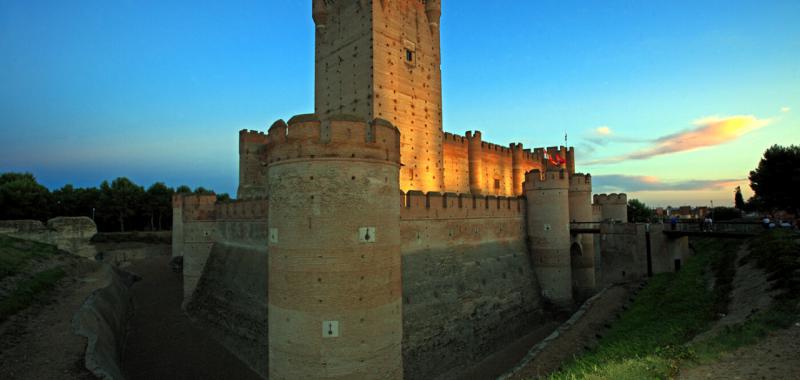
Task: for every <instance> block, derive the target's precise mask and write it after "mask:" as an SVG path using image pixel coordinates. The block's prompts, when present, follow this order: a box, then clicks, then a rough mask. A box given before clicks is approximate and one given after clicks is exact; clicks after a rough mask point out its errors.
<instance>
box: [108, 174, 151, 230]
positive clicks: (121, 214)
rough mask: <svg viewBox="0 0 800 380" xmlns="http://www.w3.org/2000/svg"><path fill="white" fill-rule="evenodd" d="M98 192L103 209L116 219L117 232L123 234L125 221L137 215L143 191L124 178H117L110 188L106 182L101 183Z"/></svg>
mask: <svg viewBox="0 0 800 380" xmlns="http://www.w3.org/2000/svg"><path fill="white" fill-rule="evenodd" d="M100 192H101V197H100V199H101V204H102V205H103V208H104V209H105V210H106V211H108V212H111V213H112V214H113V215H114V216H115V217H116V219H117V221H118V222H119V230H120V231H121V232H125V220H126V219H128V218H129V217H131V216H134V215H136V214H137V211H138V210H139V209H140V207H141V201H142V198H143V195H144V189H143V188H142V187H141V186H139V185H136V184H135V183H133V182H132V181H131V180H129V179H127V178H125V177H119V178H117V179H115V180H114V181H113V182H111V185H110V186H109V184H108V181H103V183H102V184H101V185H100Z"/></svg>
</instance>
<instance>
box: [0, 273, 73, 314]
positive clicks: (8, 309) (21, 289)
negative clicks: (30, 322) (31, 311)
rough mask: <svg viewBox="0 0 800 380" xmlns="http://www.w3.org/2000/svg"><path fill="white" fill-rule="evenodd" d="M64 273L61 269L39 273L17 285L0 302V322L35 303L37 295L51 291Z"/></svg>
mask: <svg viewBox="0 0 800 380" xmlns="http://www.w3.org/2000/svg"><path fill="white" fill-rule="evenodd" d="M65 274H66V273H65V272H64V270H63V269H61V268H53V269H48V270H44V271H41V272H39V273H36V274H35V275H33V276H31V277H29V278H26V279H24V280H22V281H20V282H19V283H17V288H16V289H15V290H14V291H13V292H12V293H11V294H10V295H8V297H5V298H3V299H2V300H0V322H3V321H5V320H6V319H7V318H8V317H9V316H11V315H14V314H16V313H18V312H19V311H21V310H24V309H25V308H27V307H28V306H30V305H32V304H33V303H34V302H36V301H37V299H38V298H39V295H40V294H42V293H43V292H47V291H49V290H51V289H53V288H54V287H55V285H56V283H58V281H59V280H61V278H63V277H64V275H65Z"/></svg>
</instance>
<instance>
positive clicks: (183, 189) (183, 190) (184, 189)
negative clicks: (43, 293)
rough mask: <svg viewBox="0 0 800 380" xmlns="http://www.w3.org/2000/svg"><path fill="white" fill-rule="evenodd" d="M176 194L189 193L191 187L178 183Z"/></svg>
mask: <svg viewBox="0 0 800 380" xmlns="http://www.w3.org/2000/svg"><path fill="white" fill-rule="evenodd" d="M175 193H176V194H191V193H192V188H191V187H189V186H186V185H180V186H178V188H177V189H175Z"/></svg>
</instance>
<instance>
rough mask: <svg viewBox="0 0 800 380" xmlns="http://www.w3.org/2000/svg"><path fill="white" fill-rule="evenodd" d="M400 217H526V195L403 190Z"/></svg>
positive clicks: (404, 218)
mask: <svg viewBox="0 0 800 380" xmlns="http://www.w3.org/2000/svg"><path fill="white" fill-rule="evenodd" d="M400 205H401V208H400V219H401V220H407V219H460V218H493V217H494V218H499V217H522V216H523V215H524V213H525V198H523V197H503V196H500V197H498V196H493V195H474V194H457V193H444V194H442V193H439V192H435V191H431V192H427V193H424V192H422V191H417V190H411V191H408V192H405V193H404V192H400Z"/></svg>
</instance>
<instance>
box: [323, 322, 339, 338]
mask: <svg viewBox="0 0 800 380" xmlns="http://www.w3.org/2000/svg"><path fill="white" fill-rule="evenodd" d="M322 337H323V338H338V337H339V321H322Z"/></svg>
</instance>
